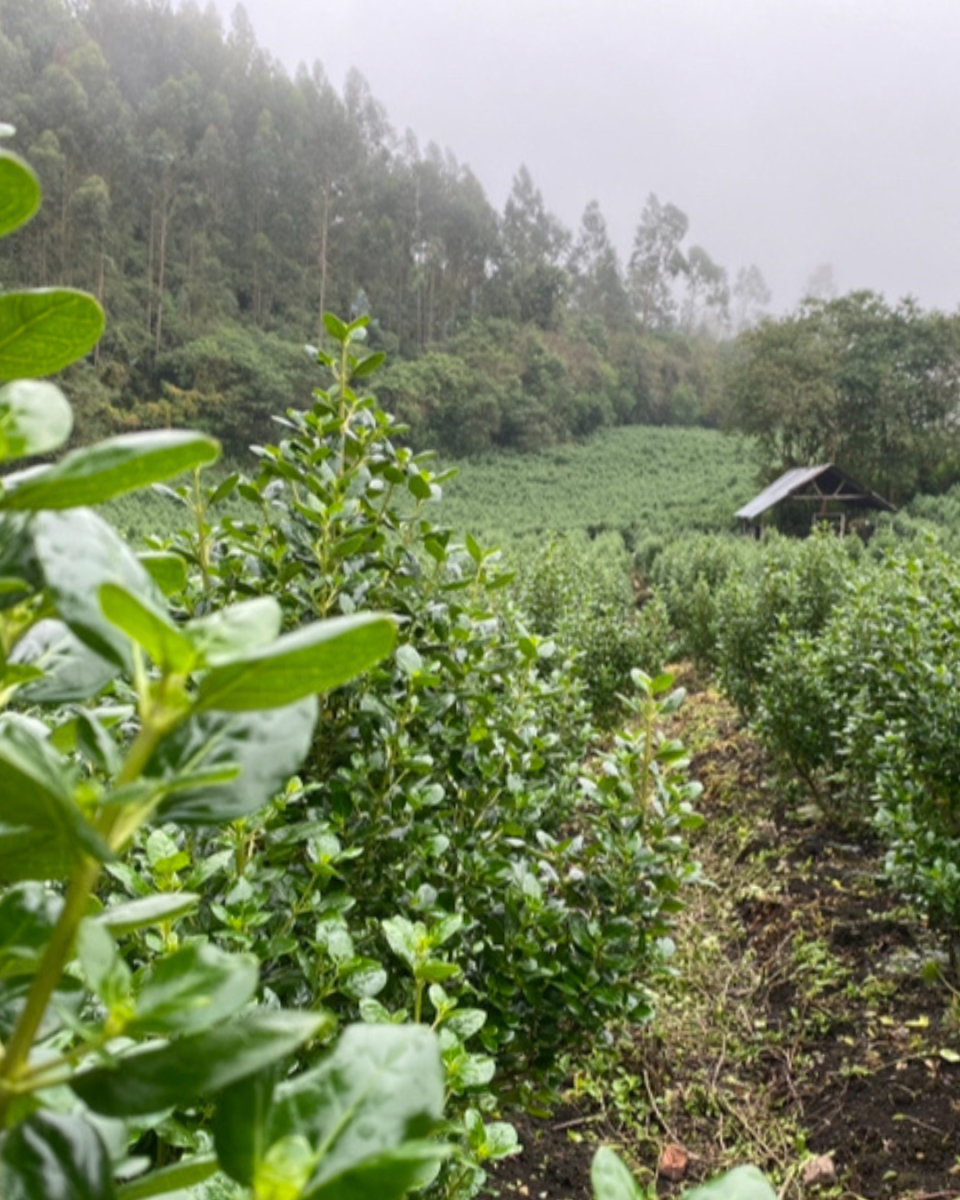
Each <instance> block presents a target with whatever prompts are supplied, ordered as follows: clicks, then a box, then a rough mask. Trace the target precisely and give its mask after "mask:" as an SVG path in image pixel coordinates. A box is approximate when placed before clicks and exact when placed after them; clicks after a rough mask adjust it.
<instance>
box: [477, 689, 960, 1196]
mask: <svg viewBox="0 0 960 1200" xmlns="http://www.w3.org/2000/svg"><path fill="white" fill-rule="evenodd" d="M681 720H682V730H681V736H683V737H684V739H685V740H686V742H687V744H688V745H689V746H690V747H691V749H692V750H693V752H694V761H693V773H694V776H695V777H696V778H699V779H700V780H701V782H702V783H703V785H704V789H705V792H704V797H703V802H702V805H701V811H702V812H703V813H704V815H705V816H707V818H708V820H707V823H706V826H705V828H704V829H703V830H702V831H701V833H700V835H699V840H698V844H697V852H698V854H699V856H700V858H701V860H702V862H703V864H704V871H705V874H706V876H707V877H708V878H709V879H710V880H711V883H712V886H710V887H703V888H700V889H698V890H697V892H696V894H695V895H694V896H693V897H692V899H691V902H690V904H689V907H688V909H687V912H686V913H685V915H684V918H683V927H682V929H681V930H679V931H678V937H677V942H678V954H677V971H678V978H677V982H676V984H675V985H674V986H673V987H672V988H671V989H670V990H669V991H668V992H667V993H666V994H664V995H663V996H662V997H661V1000H660V1015H659V1017H658V1019H657V1021H656V1022H655V1023H654V1025H653V1026H652V1027H651V1028H649V1029H646V1030H641V1031H637V1032H636V1033H635V1034H634V1035H633V1036H632V1037H631V1038H629V1039H625V1040H624V1041H623V1043H622V1044H620V1045H618V1046H617V1047H616V1048H614V1049H613V1050H611V1051H608V1052H603V1053H598V1055H597V1061H596V1062H595V1063H593V1064H591V1066H590V1069H589V1070H588V1071H585V1072H582V1073H581V1074H580V1076H579V1077H578V1078H577V1079H576V1080H575V1081H574V1085H573V1086H572V1088H571V1090H570V1092H569V1094H568V1096H567V1098H566V1100H565V1103H564V1107H563V1109H562V1110H561V1111H559V1112H558V1113H556V1114H555V1115H554V1116H553V1117H552V1118H551V1119H550V1120H549V1121H543V1122H524V1123H523V1135H524V1140H525V1143H526V1150H525V1152H524V1155H523V1156H522V1157H520V1158H519V1159H516V1160H513V1161H512V1162H510V1163H509V1164H505V1170H504V1171H503V1172H502V1173H501V1176H500V1179H499V1187H500V1192H501V1195H504V1196H509V1195H515V1194H520V1195H523V1196H528V1197H531V1198H532V1200H581V1198H583V1200H587V1198H588V1197H589V1196H590V1190H589V1162H590V1158H591V1156H592V1152H593V1149H594V1147H595V1145H596V1144H598V1143H599V1142H600V1141H604V1140H606V1141H610V1142H613V1143H615V1144H616V1145H617V1146H618V1147H620V1149H621V1150H622V1152H623V1153H624V1154H625V1155H626V1156H627V1157H628V1158H629V1159H630V1160H631V1161H632V1162H633V1164H634V1166H635V1168H636V1170H637V1174H638V1177H639V1178H640V1180H641V1181H642V1182H645V1183H647V1184H649V1185H651V1186H652V1185H655V1186H656V1190H657V1191H658V1192H659V1193H660V1194H661V1195H670V1194H671V1193H677V1192H680V1191H682V1190H683V1188H684V1186H687V1185H688V1184H689V1183H690V1182H692V1181H695V1180H700V1179H703V1178H707V1177H709V1176H711V1175H713V1174H715V1173H716V1172H717V1171H718V1170H722V1169H724V1168H725V1167H728V1166H731V1165H734V1164H735V1163H738V1162H745V1161H749V1162H754V1163H756V1164H757V1165H759V1166H761V1167H763V1168H764V1169H765V1170H767V1171H768V1172H769V1173H770V1174H771V1176H772V1178H773V1179H774V1181H775V1183H776V1185H777V1187H778V1189H779V1191H780V1195H781V1196H782V1197H783V1198H784V1200H797V1198H799V1197H801V1196H803V1197H806V1196H822V1197H831V1198H838V1200H839V1198H843V1200H852V1198H857V1197H860V1198H864V1200H952V1198H954V1197H960V1165H958V1164H960V995H958V994H957V993H955V992H953V991H951V989H950V988H949V987H948V986H947V985H946V984H945V983H943V982H942V980H941V979H940V972H939V969H938V967H939V965H940V963H941V962H942V958H941V954H940V948H939V946H938V944H937V942H936V941H935V940H934V939H933V938H932V937H931V935H930V934H929V932H928V931H927V930H926V929H925V927H924V925H923V923H922V922H921V921H919V920H918V919H917V917H916V916H915V915H914V914H913V913H912V912H911V911H910V910H909V909H908V908H907V907H905V906H903V905H901V904H900V903H899V902H898V900H897V898H896V897H895V896H894V895H892V894H891V893H890V892H889V891H888V890H887V889H886V888H885V886H884V885H883V882H882V880H881V879H880V878H879V874H880V867H881V853H880V850H879V848H878V847H877V845H876V844H875V843H873V842H872V840H871V839H870V837H869V835H868V834H867V833H866V832H865V831H863V830H855V829H852V828H847V829H841V828H839V827H837V826H835V825H831V823H830V822H829V821H828V820H826V819H825V818H824V816H823V815H822V814H817V813H815V812H811V811H810V810H809V809H808V808H805V807H804V805H803V800H802V797H797V796H790V795H789V794H788V792H785V791H784V790H782V789H780V788H777V787H775V786H774V785H772V784H771V783H770V782H769V778H770V777H769V771H768V769H767V765H766V764H765V763H764V761H763V757H762V754H761V752H760V751H759V749H758V747H757V746H756V745H755V743H754V742H753V740H752V739H751V737H750V735H749V734H748V733H747V732H745V731H744V730H742V729H741V728H740V727H739V722H738V721H737V720H736V716H735V714H734V713H733V711H732V710H731V709H730V708H729V706H727V705H726V704H725V703H724V702H723V701H722V700H721V699H720V698H719V697H718V696H717V695H716V694H715V693H712V692H703V693H700V694H698V695H694V696H692V697H691V698H690V699H689V700H688V702H687V704H686V705H685V706H684V710H683V713H682V716H681ZM669 1143H673V1144H676V1145H678V1146H681V1147H683V1148H684V1150H685V1151H686V1153H687V1154H688V1155H689V1157H690V1165H689V1169H688V1173H687V1179H686V1182H685V1183H676V1184H671V1183H669V1182H668V1181H666V1180H664V1179H663V1178H658V1175H657V1164H658V1161H659V1159H660V1155H661V1152H662V1151H663V1149H664V1146H665V1145H667V1144H669ZM819 1156H825V1157H829V1159H830V1163H831V1164H832V1166H833V1168H834V1170H835V1180H834V1181H832V1182H831V1180H830V1177H829V1168H828V1164H826V1163H825V1162H822V1163H821V1167H822V1168H823V1169H822V1171H821V1175H822V1176H824V1175H825V1177H824V1178H822V1181H821V1182H820V1183H819V1184H811V1183H804V1182H803V1178H804V1170H805V1167H806V1170H807V1171H808V1172H809V1171H811V1170H812V1168H811V1167H810V1166H808V1165H807V1164H809V1163H810V1162H811V1160H812V1159H814V1158H816V1157H819Z"/></svg>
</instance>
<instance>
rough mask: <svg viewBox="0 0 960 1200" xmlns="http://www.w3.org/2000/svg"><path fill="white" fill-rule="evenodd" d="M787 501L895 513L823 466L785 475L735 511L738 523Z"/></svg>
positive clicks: (844, 475) (884, 502) (829, 466)
mask: <svg viewBox="0 0 960 1200" xmlns="http://www.w3.org/2000/svg"><path fill="white" fill-rule="evenodd" d="M788 497H789V498H790V499H793V500H810V501H824V500H837V501H840V502H842V503H844V504H852V505H855V506H857V507H859V508H880V509H884V510H885V511H886V512H896V508H895V507H894V506H893V505H892V504H891V503H890V502H889V500H884V498H883V497H882V496H878V495H877V493H876V492H871V491H870V489H869V488H865V487H863V486H862V485H861V484H859V483H857V481H856V480H855V479H851V477H850V476H849V475H847V473H846V472H845V471H841V470H840V468H839V467H835V466H834V465H833V464H832V463H825V464H824V465H823V466H819V467H794V468H793V469H792V470H790V471H785V472H784V473H783V474H782V475H781V476H780V478H779V479H775V480H774V481H773V483H771V484H770V486H769V487H768V488H764V490H763V491H762V492H761V493H760V495H759V496H754V498H753V499H752V500H751V501H750V503H749V504H745V505H744V506H743V508H741V509H738V510H737V513H736V515H737V516H738V517H739V518H740V520H742V521H752V520H753V519H754V518H756V517H759V516H760V515H761V513H765V512H766V511H767V509H770V508H773V506H774V505H775V504H779V503H780V502H781V500H786V499H787V498H788Z"/></svg>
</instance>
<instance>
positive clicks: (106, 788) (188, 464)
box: [0, 151, 446, 1200]
mask: <svg viewBox="0 0 960 1200" xmlns="http://www.w3.org/2000/svg"><path fill="white" fill-rule="evenodd" d="M38 201H39V189H38V186H37V182H36V179H35V177H34V175H33V173H32V171H31V170H30V169H29V168H28V167H27V166H26V164H24V163H23V162H22V161H21V160H20V159H18V158H17V157H16V156H15V155H13V154H10V153H8V152H5V151H2V152H0V235H3V234H6V233H8V232H10V231H11V230H12V229H14V228H16V227H17V226H18V225H20V224H22V223H23V222H24V221H25V220H27V219H29V217H30V216H31V214H32V212H33V211H34V210H35V208H36V206H37V203H38ZM102 321H103V316H102V313H101V311H100V308H99V306H98V305H97V303H96V302H95V301H94V300H93V299H92V298H91V297H89V296H87V295H85V294H83V293H80V292H74V291H70V290H68V289H54V290H42V291H32V292H30V291H25V292H8V293H5V294H4V295H3V296H0V380H4V381H10V382H5V383H4V385H3V386H2V387H0V430H2V439H0V458H2V460H3V461H5V462H9V461H10V460H11V459H15V458H18V457H23V456H30V455H37V454H47V453H49V452H51V451H53V450H56V449H57V448H58V447H59V446H60V445H62V444H63V442H64V441H65V440H66V439H67V437H69V434H70V429H71V423H72V414H71V410H70V407H69V405H68V404H67V402H66V400H65V399H64V397H63V396H62V394H61V393H60V392H59V390H58V389H57V388H56V387H55V386H54V385H52V384H49V383H43V382H37V381H36V380H34V379H31V378H27V377H28V376H30V375H32V374H43V373H50V372H54V371H57V370H58V369H60V368H61V367H62V366H64V365H65V364H66V363H67V362H69V361H70V360H71V359H73V358H75V357H77V356H78V355H81V354H84V353H86V351H87V350H89V349H90V347H91V346H92V345H93V344H94V343H95V341H96V339H97V338H98V336H99V333H100V329H101V327H102ZM216 455H217V446H216V443H214V442H212V441H211V440H210V439H209V438H207V437H205V436H203V435H201V434H194V433H185V432H181V431H176V430H170V431H166V432H163V433H157V434H146V435H139V436H138V435H134V436H127V437H120V438H116V439H113V440H112V441H109V442H103V443H100V444H98V445H95V446H91V447H89V448H86V449H82V450H77V451H74V452H72V453H70V454H68V455H67V456H66V457H64V458H63V459H62V460H61V461H60V462H58V463H56V464H55V465H50V466H43V467H39V468H32V469H29V470H24V471H19V472H14V473H12V474H7V475H5V476H4V478H3V482H2V491H0V558H2V564H3V565H2V572H0V573H2V577H3V580H4V586H3V589H2V597H0V646H2V651H3V654H2V659H0V674H2V697H3V706H4V709H5V710H6V711H4V713H3V715H2V716H0V1043H2V1055H0V1192H2V1194H3V1195H4V1196H10V1197H12V1196H22V1197H39V1196H44V1197H47V1196H67V1195H69V1196H71V1197H77V1198H78V1200H125V1198H127V1200H132V1198H134V1197H145V1196H160V1195H167V1194H173V1193H176V1194H183V1189H185V1188H188V1187H191V1186H193V1185H196V1184H199V1183H201V1182H203V1181H204V1180H206V1179H209V1178H211V1177H213V1176H214V1175H216V1174H217V1173H218V1172H219V1173H221V1177H223V1178H228V1179H230V1180H233V1181H235V1182H236V1183H237V1184H240V1185H242V1186H243V1187H244V1188H247V1189H249V1190H250V1192H251V1193H252V1194H253V1195H254V1196H257V1197H266V1196H277V1195H281V1194H282V1195H285V1196H289V1197H291V1198H301V1200H307V1198H309V1197H314V1198H319V1197H322V1196H331V1195H335V1194H337V1195H342V1194H344V1191H345V1190H346V1191H351V1190H353V1191H355V1192H359V1193H363V1192H365V1191H367V1190H368V1189H370V1188H375V1189H376V1192H377V1195H379V1196H386V1197H400V1196H402V1195H404V1194H405V1193H406V1192H407V1191H409V1190H410V1189H411V1188H412V1187H415V1186H417V1187H419V1186H422V1185H423V1184H424V1183H425V1182H427V1181H428V1180H429V1179H430V1178H431V1177H432V1176H433V1175H435V1174H436V1172H437V1169H438V1166H439V1163H440V1161H441V1160H442V1159H443V1158H444V1157H445V1154H446V1150H445V1148H444V1146H443V1145H442V1144H441V1143H438V1142H435V1141H427V1140H425V1139H426V1138H427V1136H428V1135H429V1134H430V1132H431V1130H432V1129H433V1128H434V1127H435V1126H436V1124H437V1122H438V1119H439V1117H440V1116H441V1110H442V1104H443V1089H444V1081H443V1073H442V1070H441V1063H440V1055H439V1046H438V1042H437V1039H436V1038H435V1037H434V1036H433V1035H432V1034H430V1033H429V1032H428V1031H426V1030H423V1029H410V1028H384V1029H372V1028H368V1027H364V1026H355V1027H353V1028H351V1029H347V1030H346V1031H345V1033H344V1034H343V1036H342V1038H341V1039H340V1041H339V1042H338V1044H337V1046H336V1048H335V1049H334V1050H333V1051H332V1053H331V1054H329V1055H328V1056H326V1057H323V1058H322V1059H320V1060H319V1061H318V1060H317V1051H318V1049H320V1048H321V1047H322V1046H323V1044H324V1043H325V1042H327V1041H328V1040H329V1037H330V1034H331V1032H332V1027H333V1022H332V1021H331V1019H330V1016H329V1014H327V1013H325V1012H324V1011H322V1010H320V1009H314V1010H313V1011H309V1012H294V1011H291V1010H290V1009H286V1008H283V1007H281V1006H280V1005H278V1004H277V1003H275V1002H272V1001H271V1002H266V1001H267V997H266V995H265V993H264V992H263V991H262V990H261V982H260V978H259V975H260V972H259V961H258V958H257V956H256V954H252V953H249V952H246V953H232V952H227V951H224V950H223V949H220V948H218V947H217V946H216V945H214V944H213V942H212V941H211V940H210V939H208V938H206V937H204V936H202V934H200V933H198V930H197V926H196V925H195V924H194V923H193V922H194V920H195V916H196V913H197V910H198V906H199V904H200V901H201V897H200V896H199V895H198V894H196V893H193V892H187V891H185V890H183V889H182V888H180V887H178V886H175V885H173V886H170V885H171V884H174V877H175V874H176V868H177V861H178V839H179V838H180V837H181V836H182V835H181V833H180V832H179V828H178V827H179V825H180V824H181V823H183V824H188V825H200V826H206V825H213V826H217V825H221V826H222V825H224V824H226V823H229V822H231V821H236V820H238V819H244V818H245V817H246V816H247V815H248V814H253V813H255V812H256V810H257V809H258V808H259V807H260V806H261V805H262V804H263V803H264V802H265V801H266V800H267V799H268V798H269V797H270V796H271V794H272V793H273V792H274V791H276V790H277V789H278V788H279V787H281V786H282V784H283V781H284V780H285V779H286V777H287V776H288V775H289V774H290V773H291V772H292V771H293V770H295V769H296V768H297V766H299V764H300V762H301V761H302V759H303V757H304V756H305V755H306V754H307V753H308V751H309V749H310V744H311V738H312V733H313V728H314V724H315V722H316V718H317V712H318V707H319V706H318V702H317V699H316V693H317V692H322V691H326V690H328V689H330V688H333V687H336V686H337V685H338V684H340V683H342V682H344V681H345V680H347V679H349V678H351V677H352V676H354V675H355V674H356V673H357V672H358V671H362V670H364V669H365V668H367V667H369V666H370V665H372V664H373V663H375V662H377V661H378V660H379V659H381V658H382V657H383V656H384V655H385V654H387V653H388V652H389V651H390V649H391V648H392V645H393V642H394V624H393V622H392V620H391V619H389V618H387V617H383V616H374V615H370V614H361V613H357V614H355V615H351V616H349V617H341V618H340V619H339V620H338V621H324V622H314V623H311V624H308V625H304V626H303V627H302V628H300V629H299V630H298V631H296V632H294V633H291V634H287V635H281V633H280V626H281V609H280V606H279V604H278V603H277V602H276V601H275V600H273V599H271V598H267V597H263V598H254V599H252V600H250V601H248V602H241V603H238V604H235V605H233V606H230V607H226V608H222V609H218V610H213V609H210V608H208V610H207V611H206V612H205V613H203V614H202V615H198V616H196V617H194V618H193V619H192V620H188V621H185V622H178V621H177V620H175V619H174V617H173V615H172V614H171V611H170V609H169V606H168V603H167V600H166V598H165V596H164V593H163V589H162V586H161V585H162V584H164V585H166V586H167V587H168V588H173V589H175V588H176V587H178V586H182V582H183V575H184V572H183V569H182V563H181V562H180V561H179V560H177V559H175V558H173V557H171V556H166V557H165V556H162V555H150V556H145V557H143V558H140V557H138V556H137V555H136V554H135V553H134V552H133V551H132V550H131V549H130V547H128V546H127V545H126V544H125V543H124V542H123V541H122V540H121V539H120V538H119V537H118V536H117V535H116V534H115V533H114V532H113V531H112V530H111V529H110V527H109V526H108V525H107V524H106V523H105V522H104V521H102V520H101V519H100V518H99V517H98V516H97V515H96V514H95V513H94V512H93V511H92V510H91V509H90V508H88V507H86V505H90V504H95V503H98V502H101V501H104V500H107V499H109V498H111V497H113V496H116V495H120V494H123V493H125V492H128V491H130V490H131V489H134V488H137V487H142V486H144V485H147V484H149V483H151V482H153V481H156V480H161V479H166V478H168V477H170V476H171V475H174V474H177V473H179V472H181V471H183V470H184V469H189V468H198V467H199V466H200V465H202V464H203V463H206V462H210V461H212V460H213V459H214V458H215V457H216ZM148 829H150V830H151V832H150V833H149V834H147V832H146V831H147V830H148ZM143 838H145V843H144V844H145V846H146V849H147V852H148V853H150V854H152V855H153V860H154V865H155V867H156V868H157V870H158V873H159V872H160V868H161V863H163V861H164V858H166V860H167V861H166V863H165V872H164V873H165V878H166V881H167V884H168V886H167V887H166V888H164V889H153V888H150V887H149V886H147V885H146V883H145V881H144V880H143V879H142V878H141V877H140V876H138V875H137V874H136V872H135V870H134V871H131V866H130V864H131V862H132V861H135V852H134V851H133V850H132V849H131V847H132V846H133V845H134V843H137V842H138V840H139V839H143ZM168 847H169V849H170V851H172V853H168ZM105 870H106V871H110V872H112V873H114V874H115V875H117V876H119V877H121V878H123V877H128V878H133V879H136V880H137V881H138V886H137V887H136V895H135V898H133V899H132V900H130V901H129V902H119V903H118V902H114V901H115V900H116V897H115V896H113V895H111V894H110V888H109V886H108V885H106V884H105V874H104V873H105ZM101 895H103V896H107V898H108V899H109V901H110V902H109V903H107V904H104V903H103V901H102V900H101V898H100V896H101ZM294 1054H298V1055H299V1056H300V1061H301V1063H309V1064H310V1069H308V1070H306V1071H299V1072H297V1073H289V1071H288V1067H287V1065H286V1064H288V1063H289V1060H290V1058H291V1056H292V1055H294ZM281 1073H282V1074H283V1075H284V1076H285V1077H284V1078H283V1079H282V1081H281V1078H280V1076H281ZM197 1106H199V1107H200V1110H201V1111H202V1112H204V1113H205V1115H206V1116H207V1117H208V1118H209V1117H210V1115H211V1113H212V1124H211V1123H209V1121H208V1123H207V1129H206V1130H205V1131H202V1133H201V1135H200V1136H198V1137H196V1138H194V1139H192V1140H191V1141H186V1142H185V1141H183V1140H182V1139H177V1138H174V1139H171V1140H169V1141H168V1140H166V1137H165V1131H167V1136H169V1130H170V1129H171V1128H174V1129H176V1128H177V1124H178V1123H177V1114H178V1113H182V1112H183V1111H184V1110H191V1109H192V1110H193V1111H194V1112H196V1111H197ZM151 1129H153V1130H155V1131H156V1134H155V1138H154V1140H153V1143H152V1144H153V1148H154V1153H152V1154H151V1153H149V1152H148V1151H149V1149H150V1144H151V1143H150V1140H149V1139H147V1138H145V1136H144V1135H145V1133H146V1131H148V1130H151ZM184 1148H186V1152H184V1153H181V1150H183V1149H184ZM191 1150H196V1151H198V1152H197V1153H191V1152H190V1151H191Z"/></svg>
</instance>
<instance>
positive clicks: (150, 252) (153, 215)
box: [147, 195, 157, 335]
mask: <svg viewBox="0 0 960 1200" xmlns="http://www.w3.org/2000/svg"><path fill="white" fill-rule="evenodd" d="M156 213H157V198H156V195H152V196H151V197H150V236H149V239H148V241H147V334H148V335H149V334H150V333H152V332H153V241H154V229H155V226H156Z"/></svg>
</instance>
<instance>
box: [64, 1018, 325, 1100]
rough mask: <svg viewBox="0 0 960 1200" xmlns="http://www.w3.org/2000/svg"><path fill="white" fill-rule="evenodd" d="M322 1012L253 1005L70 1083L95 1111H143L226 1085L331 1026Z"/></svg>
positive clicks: (267, 1063)
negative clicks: (231, 1017)
mask: <svg viewBox="0 0 960 1200" xmlns="http://www.w3.org/2000/svg"><path fill="white" fill-rule="evenodd" d="M331 1023H332V1018H330V1017H329V1016H327V1015H326V1014H325V1013H307V1012H282V1011H281V1012H266V1011H257V1012H252V1013H249V1014H245V1015H244V1016H242V1017H237V1018H236V1019H234V1020H232V1021H229V1022H226V1023H225V1024H222V1025H220V1026H218V1027H216V1028H214V1029H209V1030H205V1031H204V1032H203V1033H196V1034H191V1035H189V1036H187V1037H181V1038H177V1039H176V1040H175V1041H172V1042H168V1043H166V1044H165V1045H162V1046H153V1047H151V1048H150V1049H148V1050H142V1051H140V1052H139V1053H133V1054H128V1055H126V1056H124V1057H123V1058H120V1059H118V1060H117V1062H116V1064H115V1065H114V1066H110V1067H95V1068H93V1069H92V1070H88V1071H82V1072H80V1073H79V1074H78V1075H76V1076H74V1078H73V1079H72V1080H71V1081H70V1086H71V1087H72V1088H73V1090H74V1091H75V1092H76V1094H77V1095H78V1096H79V1097H80V1099H81V1100H83V1102H84V1103H85V1104H87V1105H89V1107H90V1108H92V1109H93V1111H94V1112H98V1113H102V1114H103V1115H104V1116H108V1117H130V1116H141V1115H145V1114H147V1113H155V1112H159V1111H160V1110H161V1109H164V1108H172V1107H173V1106H175V1105H177V1104H186V1103H188V1102H189V1101H191V1100H193V1099H195V1098H196V1097H197V1096H200V1095H210V1094H212V1093H214V1092H218V1091H220V1090H221V1088H225V1087H229V1086H230V1084H232V1083H236V1081H237V1080H238V1079H243V1078H244V1077H245V1076H247V1075H253V1074H254V1073H255V1072H257V1071H262V1070H263V1069H264V1068H265V1067H268V1066H270V1065H271V1064H272V1063H274V1062H277V1061H278V1060H279V1059H283V1058H286V1057H287V1056H288V1055H290V1054H292V1053H293V1052H294V1050H296V1049H297V1048H298V1047H299V1046H301V1045H302V1044H303V1043H304V1042H306V1041H309V1040H310V1039H311V1038H313V1037H316V1036H318V1035H319V1034H320V1033H321V1032H324V1031H327V1030H329V1029H330V1026H331Z"/></svg>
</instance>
